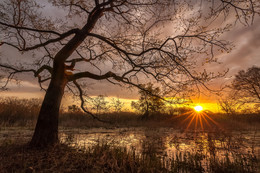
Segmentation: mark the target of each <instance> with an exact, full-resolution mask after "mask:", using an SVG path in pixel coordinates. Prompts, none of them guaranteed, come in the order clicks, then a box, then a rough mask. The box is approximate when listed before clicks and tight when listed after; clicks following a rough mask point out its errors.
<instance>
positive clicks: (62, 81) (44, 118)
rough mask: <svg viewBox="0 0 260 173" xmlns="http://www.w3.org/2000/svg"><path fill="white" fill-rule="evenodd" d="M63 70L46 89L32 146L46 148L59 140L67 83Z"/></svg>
mask: <svg viewBox="0 0 260 173" xmlns="http://www.w3.org/2000/svg"><path fill="white" fill-rule="evenodd" d="M62 71H63V72H62ZM62 71H60V73H59V74H58V75H57V74H56V75H55V76H53V77H52V79H51V82H50V84H49V87H48V89H47V91H46V94H45V97H44V100H43V103H42V106H41V110H40V113H39V116H38V120H37V124H36V127H35V130H34V134H33V137H32V140H31V142H30V146H31V147H37V148H44V147H47V146H53V145H55V144H56V143H58V142H59V138H58V119H59V110H60V104H61V100H62V96H63V93H64V87H65V85H66V78H65V73H64V70H62Z"/></svg>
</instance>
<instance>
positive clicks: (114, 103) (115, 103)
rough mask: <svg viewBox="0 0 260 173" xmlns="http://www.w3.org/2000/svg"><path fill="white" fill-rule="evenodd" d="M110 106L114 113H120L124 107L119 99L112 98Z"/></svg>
mask: <svg viewBox="0 0 260 173" xmlns="http://www.w3.org/2000/svg"><path fill="white" fill-rule="evenodd" d="M110 106H111V107H112V108H113V110H114V111H115V112H120V111H121V110H122V108H123V107H124V103H123V102H122V101H121V100H120V99H119V98H112V101H111V103H110Z"/></svg>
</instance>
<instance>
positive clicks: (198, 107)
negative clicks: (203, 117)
mask: <svg viewBox="0 0 260 173" xmlns="http://www.w3.org/2000/svg"><path fill="white" fill-rule="evenodd" d="M194 109H195V111H197V112H200V111H202V110H203V107H202V106H200V105H198V106H195V107H194Z"/></svg>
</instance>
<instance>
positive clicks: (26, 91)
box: [0, 6, 260, 100]
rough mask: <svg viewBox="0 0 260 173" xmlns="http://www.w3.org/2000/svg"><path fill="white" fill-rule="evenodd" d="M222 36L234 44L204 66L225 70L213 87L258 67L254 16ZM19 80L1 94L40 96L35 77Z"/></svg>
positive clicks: (115, 90) (12, 56)
mask: <svg viewBox="0 0 260 173" xmlns="http://www.w3.org/2000/svg"><path fill="white" fill-rule="evenodd" d="M45 10H46V11H45V12H46V13H47V12H48V13H53V14H52V15H57V16H59V15H60V16H62V15H63V13H62V12H61V11H53V9H52V7H51V6H46V7H45ZM222 38H223V39H225V40H228V41H231V42H233V44H234V46H235V47H234V49H233V51H232V52H231V53H229V54H226V53H222V54H218V55H217V58H218V61H219V62H220V63H219V64H218V63H215V64H210V65H208V66H206V67H205V68H208V69H209V70H210V71H214V72H222V71H224V70H227V69H229V72H228V74H227V75H226V77H225V78H224V79H219V80H215V81H212V82H211V84H210V86H211V87H213V88H217V87H218V86H221V85H224V84H228V83H229V82H230V81H231V80H232V78H233V77H234V75H235V74H236V73H237V72H238V71H239V70H245V69H247V68H249V67H251V66H253V65H255V66H260V17H258V16H256V17H255V21H254V23H253V25H250V26H243V25H241V24H239V23H238V24H236V25H235V27H233V28H232V29H231V31H229V32H227V33H225V34H224V35H223V36H222ZM0 52H1V56H2V57H5V58H8V59H9V61H10V62H11V63H12V62H15V61H17V60H18V58H17V57H20V55H19V56H18V53H17V52H16V51H15V50H13V49H11V48H9V47H7V46H1V47H0ZM22 56H23V57H26V56H30V54H24V55H22ZM20 79H22V80H21V82H20V85H17V84H15V83H10V85H9V90H8V91H2V92H1V96H18V97H43V95H44V91H41V90H40V87H39V85H38V84H37V80H36V79H34V78H32V77H28V76H24V75H22V76H20ZM88 85H89V86H88V93H89V95H93V96H96V95H100V94H102V95H106V96H111V97H120V98H124V99H136V98H138V95H137V91H136V90H129V89H124V88H120V87H118V86H114V85H112V84H108V83H106V82H102V81H100V82H99V81H98V82H97V81H90V82H89V84H88ZM216 86H217V87H216ZM214 99H215V97H214V96H210V94H206V95H204V96H201V100H214Z"/></svg>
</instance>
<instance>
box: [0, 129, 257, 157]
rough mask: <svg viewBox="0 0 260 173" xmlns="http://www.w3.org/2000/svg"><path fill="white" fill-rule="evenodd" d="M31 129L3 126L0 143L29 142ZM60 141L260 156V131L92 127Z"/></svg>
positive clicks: (169, 152)
mask: <svg viewBox="0 0 260 173" xmlns="http://www.w3.org/2000/svg"><path fill="white" fill-rule="evenodd" d="M32 133H33V130H32V129H18V128H2V129H0V142H1V143H2V142H8V141H10V140H15V141H17V140H18V141H29V140H30V138H31V136H32ZM60 140H61V142H63V143H66V144H68V145H70V146H73V147H76V148H80V149H88V148H91V147H92V146H94V145H96V144H112V145H113V146H119V147H126V148H127V149H128V150H135V151H136V152H137V153H139V154H145V153H155V154H156V155H158V156H164V157H174V156H175V155H176V153H179V152H189V153H196V152H200V153H203V154H204V155H209V156H214V157H215V156H216V157H219V158H221V157H224V156H225V155H226V154H230V155H232V154H244V155H247V154H251V155H252V154H253V155H255V156H256V157H257V158H260V132H259V130H244V131H229V132H227V131H221V130H217V131H185V132H184V131H181V130H176V129H173V128H142V127H140V128H114V129H105V128H92V129H61V130H60Z"/></svg>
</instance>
